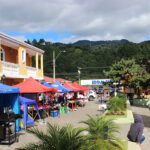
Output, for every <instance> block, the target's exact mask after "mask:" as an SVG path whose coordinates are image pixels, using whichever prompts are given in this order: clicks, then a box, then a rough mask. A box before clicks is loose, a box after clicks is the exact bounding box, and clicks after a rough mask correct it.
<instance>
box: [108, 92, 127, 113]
mask: <svg viewBox="0 0 150 150" xmlns="http://www.w3.org/2000/svg"><path fill="white" fill-rule="evenodd" d="M125 108H126V97H125V96H124V95H123V94H119V95H118V96H116V97H112V98H111V99H110V100H109V101H108V103H107V109H108V110H109V111H110V112H118V111H122V110H125Z"/></svg>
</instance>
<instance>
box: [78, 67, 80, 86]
mask: <svg viewBox="0 0 150 150" xmlns="http://www.w3.org/2000/svg"><path fill="white" fill-rule="evenodd" d="M80 69H81V68H79V67H78V74H79V85H81V82H80V74H81V71H80Z"/></svg>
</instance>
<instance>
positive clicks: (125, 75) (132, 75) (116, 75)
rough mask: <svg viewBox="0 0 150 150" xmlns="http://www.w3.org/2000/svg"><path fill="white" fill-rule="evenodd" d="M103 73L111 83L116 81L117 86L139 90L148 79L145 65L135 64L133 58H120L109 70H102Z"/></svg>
mask: <svg viewBox="0 0 150 150" xmlns="http://www.w3.org/2000/svg"><path fill="white" fill-rule="evenodd" d="M104 74H105V75H106V76H107V77H108V78H110V79H111V83H114V82H115V83H118V86H124V87H129V88H134V89H135V91H137V92H139V89H142V88H143V85H144V83H145V82H146V81H147V80H148V79H149V75H148V74H147V73H146V69H145V66H143V65H141V66H140V65H139V64H136V62H135V60H134V59H131V60H125V59H121V61H119V62H118V63H116V64H113V65H112V66H111V67H110V71H104Z"/></svg>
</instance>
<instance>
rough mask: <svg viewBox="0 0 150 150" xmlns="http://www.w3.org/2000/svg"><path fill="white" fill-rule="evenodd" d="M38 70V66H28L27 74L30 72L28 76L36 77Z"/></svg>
mask: <svg viewBox="0 0 150 150" xmlns="http://www.w3.org/2000/svg"><path fill="white" fill-rule="evenodd" d="M36 71H37V69H36V68H33V67H29V66H27V74H28V77H33V78H36Z"/></svg>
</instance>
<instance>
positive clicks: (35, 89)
mask: <svg viewBox="0 0 150 150" xmlns="http://www.w3.org/2000/svg"><path fill="white" fill-rule="evenodd" d="M15 87H18V88H19V89H20V93H21V95H23V96H27V95H28V97H26V98H29V95H30V96H32V95H34V96H35V95H36V97H35V99H34V100H35V101H37V102H38V109H39V110H43V111H41V113H42V116H43V112H44V113H45V114H46V115H47V116H49V115H48V114H49V113H48V112H49V110H48V109H49V108H50V106H49V105H47V104H45V103H43V102H42V103H39V97H40V96H41V93H42V95H45V93H49V92H57V89H56V88H50V87H46V86H44V85H42V84H40V83H39V82H37V81H36V80H34V79H33V78H32V77H30V78H28V79H27V80H25V81H24V82H22V83H19V84H17V85H15ZM39 94H40V95H39ZM32 99H33V98H32Z"/></svg>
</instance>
